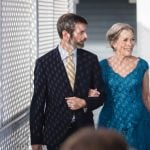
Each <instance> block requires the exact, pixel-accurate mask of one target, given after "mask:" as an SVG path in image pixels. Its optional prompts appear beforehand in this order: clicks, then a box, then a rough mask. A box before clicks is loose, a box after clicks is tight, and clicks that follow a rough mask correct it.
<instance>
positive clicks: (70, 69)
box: [65, 53, 75, 89]
mask: <svg viewBox="0 0 150 150" xmlns="http://www.w3.org/2000/svg"><path fill="white" fill-rule="evenodd" d="M72 55H73V54H72V53H69V55H68V57H67V59H66V65H65V68H66V72H67V75H68V78H69V81H70V85H71V87H72V89H74V82H75V64H74V62H73V56H72Z"/></svg>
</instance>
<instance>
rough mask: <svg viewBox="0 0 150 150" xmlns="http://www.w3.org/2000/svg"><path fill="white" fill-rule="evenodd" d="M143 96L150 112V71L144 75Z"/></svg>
mask: <svg viewBox="0 0 150 150" xmlns="http://www.w3.org/2000/svg"><path fill="white" fill-rule="evenodd" d="M142 96H143V100H144V104H145V106H146V107H147V109H148V110H149V111H150V93H149V70H147V71H146V72H145V74H144V78H143V87H142Z"/></svg>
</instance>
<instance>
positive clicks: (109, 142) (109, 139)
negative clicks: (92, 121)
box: [60, 127, 128, 150]
mask: <svg viewBox="0 0 150 150" xmlns="http://www.w3.org/2000/svg"><path fill="white" fill-rule="evenodd" d="M60 150H128V144H127V143H126V141H125V139H124V138H123V136H122V135H121V134H119V133H118V132H116V131H114V130H110V129H105V128H100V129H97V130H96V129H94V128H91V127H87V128H83V129H80V130H79V131H77V132H76V133H74V134H73V135H71V136H70V137H69V138H68V139H67V140H66V141H65V142H64V143H63V144H62V145H61V147H60Z"/></svg>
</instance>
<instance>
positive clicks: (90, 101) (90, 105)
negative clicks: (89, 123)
mask: <svg viewBox="0 0 150 150" xmlns="http://www.w3.org/2000/svg"><path fill="white" fill-rule="evenodd" d="M91 76H92V77H91V88H92V89H95V88H97V90H98V91H99V92H100V96H99V97H87V98H86V99H85V100H86V104H87V106H86V107H87V109H88V110H94V109H96V108H98V107H99V106H101V105H103V102H104V82H103V79H102V72H101V68H100V65H99V62H98V58H97V57H95V59H94V60H93V65H92V73H91Z"/></svg>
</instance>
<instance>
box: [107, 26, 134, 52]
mask: <svg viewBox="0 0 150 150" xmlns="http://www.w3.org/2000/svg"><path fill="white" fill-rule="evenodd" d="M123 30H130V31H132V32H133V34H134V33H135V32H134V28H133V27H132V26H131V25H129V24H127V23H115V24H113V25H112V26H111V27H110V28H109V29H108V31H107V33H106V39H107V41H108V42H109V44H110V46H111V47H112V48H113V50H115V49H114V47H113V44H114V42H116V41H117V40H118V38H119V36H120V33H121V32H122V31H123Z"/></svg>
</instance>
